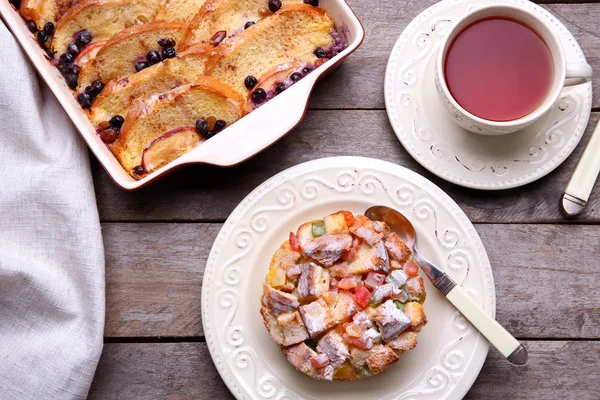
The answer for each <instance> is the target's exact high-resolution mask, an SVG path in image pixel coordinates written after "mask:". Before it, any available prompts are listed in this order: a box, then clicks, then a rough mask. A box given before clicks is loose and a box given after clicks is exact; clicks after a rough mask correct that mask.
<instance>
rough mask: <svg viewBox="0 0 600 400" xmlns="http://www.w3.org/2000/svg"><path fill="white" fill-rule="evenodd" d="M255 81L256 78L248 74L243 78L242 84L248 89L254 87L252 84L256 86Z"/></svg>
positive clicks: (256, 81)
mask: <svg viewBox="0 0 600 400" xmlns="http://www.w3.org/2000/svg"><path fill="white" fill-rule="evenodd" d="M257 83H258V80H257V79H256V78H255V77H253V76H252V75H248V76H247V77H246V79H244V85H246V88H248V89H252V88H254V86H256V84H257Z"/></svg>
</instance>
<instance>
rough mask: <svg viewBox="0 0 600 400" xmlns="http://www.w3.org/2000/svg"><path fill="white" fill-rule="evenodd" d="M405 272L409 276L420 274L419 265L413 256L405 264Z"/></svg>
mask: <svg viewBox="0 0 600 400" xmlns="http://www.w3.org/2000/svg"><path fill="white" fill-rule="evenodd" d="M404 272H406V275H408V276H417V275H419V266H418V265H417V263H416V262H415V261H414V260H413V259H412V258H411V259H409V260H408V261H407V262H406V263H405V264H404Z"/></svg>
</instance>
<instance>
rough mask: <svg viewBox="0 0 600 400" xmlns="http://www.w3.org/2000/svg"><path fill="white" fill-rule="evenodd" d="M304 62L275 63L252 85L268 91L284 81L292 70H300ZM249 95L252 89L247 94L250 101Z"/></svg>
mask: <svg viewBox="0 0 600 400" xmlns="http://www.w3.org/2000/svg"><path fill="white" fill-rule="evenodd" d="M305 64H306V63H303V62H301V61H288V62H286V63H283V64H280V65H276V66H275V67H273V68H271V69H270V70H269V71H267V72H266V73H265V74H264V75H263V76H262V77H260V78H259V80H258V83H257V84H256V86H254V88H255V89H258V88H263V89H264V90H265V91H267V92H268V91H269V90H271V89H274V88H275V86H277V84H278V83H281V82H285V81H286V80H287V79H288V78H289V77H290V75H291V74H292V73H293V72H295V71H299V70H301V69H302V68H303V67H304V66H305ZM251 95H252V91H250V94H248V101H249V102H252V99H251Z"/></svg>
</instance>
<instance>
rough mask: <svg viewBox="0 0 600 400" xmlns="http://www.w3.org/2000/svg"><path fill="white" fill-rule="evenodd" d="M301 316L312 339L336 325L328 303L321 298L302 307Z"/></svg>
mask: <svg viewBox="0 0 600 400" xmlns="http://www.w3.org/2000/svg"><path fill="white" fill-rule="evenodd" d="M300 314H301V315H302V321H304V326H306V330H308V334H309V335H310V337H311V338H314V337H315V336H318V335H319V334H321V333H323V332H325V331H326V330H327V329H329V328H331V327H332V326H334V325H335V322H334V320H333V316H332V315H331V311H330V310H329V307H327V303H325V300H323V299H321V298H319V299H318V300H315V301H313V302H312V303H309V304H306V305H303V306H300Z"/></svg>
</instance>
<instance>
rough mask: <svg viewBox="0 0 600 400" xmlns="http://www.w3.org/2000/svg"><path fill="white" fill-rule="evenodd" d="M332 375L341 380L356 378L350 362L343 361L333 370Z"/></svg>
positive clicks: (356, 375)
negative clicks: (343, 362)
mask: <svg viewBox="0 0 600 400" xmlns="http://www.w3.org/2000/svg"><path fill="white" fill-rule="evenodd" d="M333 377H334V378H335V379H339V380H341V381H353V380H355V379H357V378H358V374H357V372H356V370H355V369H354V368H353V367H352V365H351V364H350V363H345V364H343V365H342V366H341V367H340V368H338V369H337V370H335V373H334V374H333Z"/></svg>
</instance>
